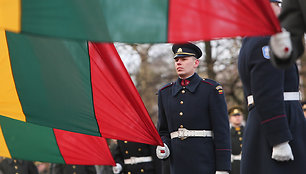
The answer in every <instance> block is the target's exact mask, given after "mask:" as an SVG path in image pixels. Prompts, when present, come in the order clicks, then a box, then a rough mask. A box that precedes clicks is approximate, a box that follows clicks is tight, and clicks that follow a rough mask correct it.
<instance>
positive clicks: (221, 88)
mask: <svg viewBox="0 0 306 174" xmlns="http://www.w3.org/2000/svg"><path fill="white" fill-rule="evenodd" d="M202 82H204V83H207V84H209V85H211V86H214V87H215V88H216V90H217V91H218V92H219V94H223V87H222V86H221V84H220V83H218V82H216V81H214V80H211V79H203V80H202Z"/></svg>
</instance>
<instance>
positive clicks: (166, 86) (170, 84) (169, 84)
mask: <svg viewBox="0 0 306 174" xmlns="http://www.w3.org/2000/svg"><path fill="white" fill-rule="evenodd" d="M173 84H174V82H171V83H168V84H166V85H165V86H164V87H162V88H160V91H161V90H163V89H166V88H168V87H170V86H172V85H173Z"/></svg>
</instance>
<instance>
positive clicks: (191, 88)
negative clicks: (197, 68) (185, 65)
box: [172, 73, 202, 96]
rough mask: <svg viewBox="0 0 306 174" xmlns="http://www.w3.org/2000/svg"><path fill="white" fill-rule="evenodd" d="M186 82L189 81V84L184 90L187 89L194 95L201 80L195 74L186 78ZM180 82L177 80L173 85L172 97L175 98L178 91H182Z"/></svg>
mask: <svg viewBox="0 0 306 174" xmlns="http://www.w3.org/2000/svg"><path fill="white" fill-rule="evenodd" d="M187 80H189V81H190V83H189V84H188V85H187V86H186V87H185V89H187V90H188V91H190V92H191V93H194V92H195V90H196V88H197V87H198V85H199V83H200V82H201V80H202V79H201V78H200V76H199V75H198V74H197V73H194V74H193V75H192V76H191V77H189V78H187ZM181 81H182V79H180V78H178V79H177V80H176V82H175V83H174V85H173V90H172V96H175V95H176V94H177V93H178V92H179V91H180V90H182V89H183V86H182V85H181Z"/></svg>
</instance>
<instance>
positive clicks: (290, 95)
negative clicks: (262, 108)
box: [247, 92, 302, 105]
mask: <svg viewBox="0 0 306 174" xmlns="http://www.w3.org/2000/svg"><path fill="white" fill-rule="evenodd" d="M301 99H302V98H301V94H300V92H284V101H294V100H301ZM247 100H248V105H251V104H254V98H253V95H249V96H248V97H247Z"/></svg>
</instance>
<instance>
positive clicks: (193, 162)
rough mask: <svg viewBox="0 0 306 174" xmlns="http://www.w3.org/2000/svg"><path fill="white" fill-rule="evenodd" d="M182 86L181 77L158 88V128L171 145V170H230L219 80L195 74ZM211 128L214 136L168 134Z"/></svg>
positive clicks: (207, 173) (204, 173)
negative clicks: (173, 135)
mask: <svg viewBox="0 0 306 174" xmlns="http://www.w3.org/2000/svg"><path fill="white" fill-rule="evenodd" d="M187 80H189V81H190V83H189V84H188V85H187V86H186V87H183V86H181V79H178V80H177V81H176V82H173V83H169V84H168V85H166V86H165V87H163V88H162V89H160V90H159V92H158V107H159V118H158V131H159V133H160V136H161V138H162V140H163V142H164V143H166V144H167V145H168V147H169V148H170V172H171V174H186V173H192V174H215V171H216V170H223V171H224V170H226V171H229V170H230V168H231V167H230V163H231V161H230V155H231V150H230V129H229V121H228V116H227V107H226V103H225V98H224V94H223V90H222V87H221V85H220V84H218V83H217V82H215V81H213V80H210V79H202V78H200V77H199V76H198V74H196V73H195V74H194V75H193V76H192V77H190V78H188V79H187ZM180 127H184V128H186V129H188V130H211V131H213V134H214V137H213V138H212V137H189V138H186V139H184V140H181V139H180V138H173V139H171V138H170V133H171V132H174V131H177V130H178V128H180Z"/></svg>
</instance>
